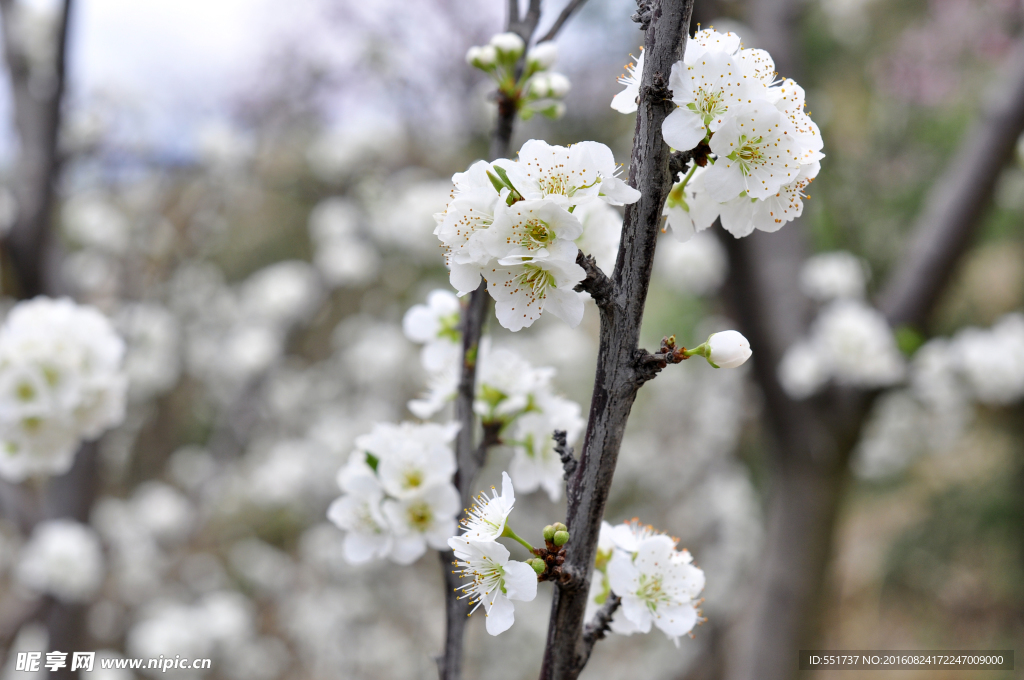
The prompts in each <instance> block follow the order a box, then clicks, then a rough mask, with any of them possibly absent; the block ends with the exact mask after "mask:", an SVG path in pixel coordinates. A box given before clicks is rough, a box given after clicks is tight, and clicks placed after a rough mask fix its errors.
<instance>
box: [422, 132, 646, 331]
mask: <svg viewBox="0 0 1024 680" xmlns="http://www.w3.org/2000/svg"><path fill="white" fill-rule="evenodd" d="M618 171H619V168H618V167H617V166H616V165H615V159H614V157H613V156H612V152H611V150H610V149H608V147H607V146H605V145H603V144H599V143H597V142H580V143H579V144H574V145H572V146H569V147H563V146H551V145H549V144H547V143H545V142H543V141H539V140H530V141H528V142H526V143H525V144H524V145H523V147H522V149H520V151H519V156H518V159H517V160H515V161H511V160H497V161H494V162H492V163H487V162H485V161H479V162H477V163H474V164H473V165H472V166H471V167H470V168H469V170H467V171H466V172H464V173H458V174H456V175H455V176H454V177H453V178H452V181H453V183H454V185H455V188H454V190H453V192H452V198H451V201H450V202H449V203H448V206H447V208H446V209H445V210H444V212H441V213H438V214H437V215H436V220H437V228H436V229H435V230H434V233H435V234H436V235H437V237H438V238H439V239H440V240H441V243H442V244H443V246H444V249H445V253H446V258H447V264H448V267H449V269H450V270H451V276H450V280H451V284H452V286H453V287H454V288H455V289H456V290H458V291H459V292H460V293H462V294H465V293H469V292H472V291H473V290H476V288H477V287H478V286H479V285H480V277H481V276H483V277H484V279H486V281H487V289H488V291H489V292H490V294H491V297H493V298H494V301H495V312H496V314H497V317H498V321H499V323H501V325H502V326H504V327H505V328H508V329H509V330H512V331H518V330H520V329H522V328H526V327H528V326H530V325H532V324H533V322H534V321H536V320H537V319H538V318H540V315H541V313H542V312H544V311H549V312H551V313H552V314H554V315H555V316H557V317H559V318H561V319H562V320H564V321H566V322H567V323H568V324H569V325H570V326H576V325H578V324H579V322H580V321H581V320H582V319H583V300H582V298H581V297H580V295H579V294H577V293H576V292H574V290H573V288H574V287H575V286H576V284H577V283H579V282H580V281H582V280H583V278H584V276H585V273H584V271H583V268H582V267H580V266H579V265H578V264H576V256H577V254H578V252H579V247H578V246H577V244H576V241H577V239H580V238H581V237H582V236H584V233H583V230H584V227H583V224H582V223H581V222H580V220H579V218H578V217H577V216H576V215H575V214H574V212H575V209H576V207H577V206H582V205H585V204H588V203H592V202H596V201H603V202H605V203H608V204H611V205H622V204H624V203H633V202H635V201H637V200H638V199H639V198H640V192H638V191H637V190H636V189H633V188H632V187H630V186H628V185H627V184H626V183H625V182H623V181H622V180H621V179H619V178H618V177H617V176H616V175H617V174H618Z"/></svg>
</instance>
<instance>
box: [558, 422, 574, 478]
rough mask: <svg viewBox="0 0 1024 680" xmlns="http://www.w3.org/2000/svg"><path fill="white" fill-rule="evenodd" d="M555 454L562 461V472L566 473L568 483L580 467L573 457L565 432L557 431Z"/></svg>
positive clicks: (564, 475)
mask: <svg viewBox="0 0 1024 680" xmlns="http://www.w3.org/2000/svg"><path fill="white" fill-rule="evenodd" d="M554 440H555V453H557V454H558V457H559V458H561V459H562V470H563V471H564V474H563V477H564V478H565V480H566V481H568V480H569V477H571V476H572V473H574V472H576V466H577V465H579V463H578V462H577V460H576V459H575V458H574V457H573V455H572V453H573V451H572V447H571V446H569V445H568V443H566V432H565V430H555V434H554Z"/></svg>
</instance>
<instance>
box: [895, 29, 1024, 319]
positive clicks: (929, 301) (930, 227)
mask: <svg viewBox="0 0 1024 680" xmlns="http://www.w3.org/2000/svg"><path fill="white" fill-rule="evenodd" d="M1007 61H1008V67H1009V68H1008V73H1007V74H1006V76H1005V77H1004V78H1002V79H1000V80H999V81H998V82H997V83H996V87H995V88H994V89H993V91H992V93H991V95H990V97H989V99H988V103H987V106H986V107H985V110H984V112H983V113H982V115H981V117H980V118H979V119H978V120H977V121H976V122H975V123H974V125H972V126H971V129H970V131H969V132H968V133H967V135H966V136H965V137H964V138H963V140H962V141H961V142H960V145H959V147H957V150H956V153H955V154H954V155H953V160H952V161H951V162H950V164H949V166H948V167H947V168H946V171H945V172H944V173H943V174H942V177H940V178H939V180H938V181H937V182H936V183H935V184H934V185H933V186H932V188H931V190H930V191H929V192H928V195H927V197H926V198H925V202H924V211H923V212H922V213H921V215H920V217H919V218H918V219H917V223H916V224H915V226H914V230H913V236H912V238H911V242H910V247H909V248H908V250H907V253H906V255H905V256H904V257H903V258H902V259H901V264H900V266H899V267H898V268H897V270H896V272H895V273H894V275H893V276H892V277H891V279H890V280H889V282H888V285H887V286H886V287H885V290H884V292H883V294H882V295H881V297H880V300H879V302H880V306H881V308H882V311H884V312H885V315H886V317H887V318H888V319H889V322H890V323H891V324H892V325H893V326H900V325H904V324H907V325H911V326H916V327H919V328H920V327H923V326H924V325H925V323H926V321H927V319H928V316H929V315H930V313H931V311H932V309H933V308H934V307H935V304H936V302H937V301H938V298H939V295H940V293H941V292H942V290H944V288H945V285H946V282H947V281H948V280H949V275H950V272H951V271H952V270H953V269H954V268H955V267H956V264H957V263H958V262H959V260H960V258H961V256H962V255H963V254H964V253H965V252H966V251H967V247H968V245H969V243H970V242H971V239H972V238H973V237H974V235H975V233H976V232H977V231H978V228H979V226H980V225H981V221H982V219H981V218H982V217H983V215H984V213H985V210H986V209H987V208H988V206H989V203H990V200H991V197H992V192H993V190H994V189H995V185H996V182H997V181H998V179H999V175H1000V174H1001V173H1002V170H1003V167H1004V166H1005V165H1006V163H1007V161H1009V160H1010V158H1011V157H1012V156H1013V151H1014V147H1015V144H1016V142H1017V138H1018V137H1019V136H1020V134H1021V133H1022V132H1024V41H1022V42H1020V43H1019V44H1018V45H1017V46H1016V49H1015V50H1014V51H1013V53H1012V54H1011V56H1010V58H1009V59H1008V60H1007Z"/></svg>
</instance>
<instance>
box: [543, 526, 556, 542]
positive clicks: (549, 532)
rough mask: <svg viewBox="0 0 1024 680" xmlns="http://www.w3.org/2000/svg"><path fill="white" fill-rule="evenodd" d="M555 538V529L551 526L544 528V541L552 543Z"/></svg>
mask: <svg viewBox="0 0 1024 680" xmlns="http://www.w3.org/2000/svg"><path fill="white" fill-rule="evenodd" d="M554 537H555V527H553V526H551V525H550V524H549V525H547V526H546V527H544V540H545V541H550V540H552V539H553V538H554Z"/></svg>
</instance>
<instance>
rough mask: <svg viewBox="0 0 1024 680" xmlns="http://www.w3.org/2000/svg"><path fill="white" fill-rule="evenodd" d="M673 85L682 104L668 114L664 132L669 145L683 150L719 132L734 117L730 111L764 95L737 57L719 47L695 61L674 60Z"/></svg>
mask: <svg viewBox="0 0 1024 680" xmlns="http://www.w3.org/2000/svg"><path fill="white" fill-rule="evenodd" d="M669 88H670V89H671V90H672V101H673V102H674V103H675V104H676V106H677V107H678V108H676V109H675V110H674V111H673V112H672V113H670V114H669V115H668V117H667V118H665V122H664V123H663V124H662V128H661V129H662V134H663V135H664V137H665V141H666V142H667V143H668V144H669V146H671V147H673V148H676V149H680V150H682V151H687V150H689V149H692V148H694V147H695V146H697V145H698V144H699V143H700V142H701V140H703V139H704V138H705V137H706V136H707V135H708V134H709V133H716V132H717V131H718V130H719V128H721V127H722V126H723V125H724V124H725V121H727V120H730V119H731V116H727V115H726V114H728V113H730V112H732V113H736V109H737V108H739V107H741V106H743V105H745V104H746V102H749V101H750V100H751V99H754V98H757V97H763V96H764V92H759V91H758V88H756V86H755V83H753V82H752V81H751V80H750V79H748V78H746V77H744V73H743V68H742V66H741V63H740V60H739V59H738V58H737V57H735V56H734V55H731V54H728V53H726V52H720V51H717V50H716V51H706V52H704V53H703V54H702V55H700V56H699V57H696V58H695V59H694V60H693V63H686V62H685V61H681V62H676V63H675V64H673V65H672V73H671V75H670V76H669ZM761 89H763V88H761ZM713 138H714V137H712V139H713ZM716 153H718V151H716Z"/></svg>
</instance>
